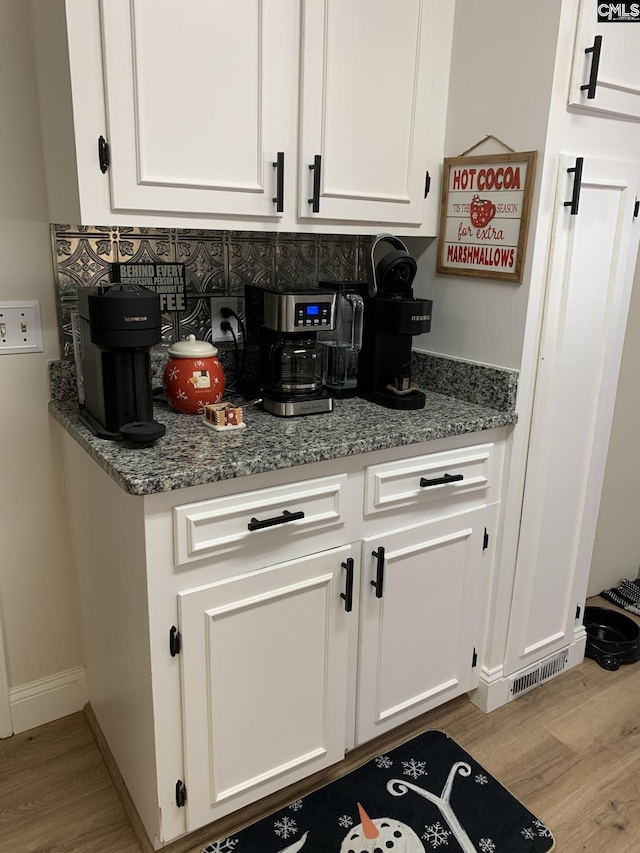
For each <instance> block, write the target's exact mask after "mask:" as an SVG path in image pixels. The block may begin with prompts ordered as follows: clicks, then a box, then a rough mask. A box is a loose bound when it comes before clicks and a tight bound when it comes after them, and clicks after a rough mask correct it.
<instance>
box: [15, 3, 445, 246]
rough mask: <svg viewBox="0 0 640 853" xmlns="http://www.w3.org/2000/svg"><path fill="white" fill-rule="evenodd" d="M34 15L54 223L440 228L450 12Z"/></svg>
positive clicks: (191, 9) (100, 9) (234, 6)
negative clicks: (103, 149)
mask: <svg viewBox="0 0 640 853" xmlns="http://www.w3.org/2000/svg"><path fill="white" fill-rule="evenodd" d="M32 5H33V29H34V37H35V49H36V65H37V74H38V97H39V101H40V113H41V126H42V136H43V148H44V158H45V172H46V180H47V192H48V196H49V218H50V220H51V221H52V222H72V223H77V224H87V225H100V224H103V225H104V224H119V225H149V226H153V225H162V226H165V227H166V226H172V227H181V226H182V227H200V228H232V229H237V228H244V229H247V230H275V231H277V230H287V231H314V230H315V231H328V232H335V231H340V230H342V231H343V232H345V233H377V231H379V230H380V224H382V223H388V225H389V226H390V227H391V226H392V225H394V224H395V225H396V226H397V225H405V226H406V229H407V230H406V231H405V232H404V233H414V234H429V235H433V234H435V233H436V223H437V207H438V200H439V187H440V171H441V165H442V157H443V145H444V126H445V115H446V101H447V91H448V86H447V82H448V77H449V62H450V53H451V39H452V30H453V4H446V5H447V8H446V9H445V10H441V9H439V8H438V9H436V8H435V0H400V2H393V0H340V2H338V0H308V2H305V3H303V0H180V2H178V0H32ZM449 6H450V7H451V8H449ZM301 71H302V78H301ZM101 138H102V139H103V140H104V142H105V143H106V144H107V145H108V158H107V159H108V163H107V162H105V158H103V162H101V161H100V159H99V155H98V146H99V140H100V139H101ZM316 155H317V156H318V157H320V158H321V168H319V169H317V170H309V165H311V164H314V163H315V158H316ZM276 164H278V165H276ZM427 171H428V172H429V176H430V180H431V189H430V195H429V197H428V198H427V199H426V200H425V184H426V183H427ZM316 177H317V182H316V183H317V194H318V195H317V197H318V198H319V209H318V210H317V211H315V212H314V208H318V204H316V205H314V204H310V203H309V201H308V199H310V198H313V197H314V178H316ZM395 230H396V231H397V230H398V229H397V228H396V229H395Z"/></svg>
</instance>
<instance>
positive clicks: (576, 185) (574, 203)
mask: <svg viewBox="0 0 640 853" xmlns="http://www.w3.org/2000/svg"><path fill="white" fill-rule="evenodd" d="M583 163H584V157H576V165H575V166H572V167H571V168H570V169H567V172H575V174H576V176H575V178H574V179H573V193H572V195H571V201H565V203H564V206H565V207H571V215H572V216H576V215H577V213H578V205H579V204H580V189H581V187H582V165H583Z"/></svg>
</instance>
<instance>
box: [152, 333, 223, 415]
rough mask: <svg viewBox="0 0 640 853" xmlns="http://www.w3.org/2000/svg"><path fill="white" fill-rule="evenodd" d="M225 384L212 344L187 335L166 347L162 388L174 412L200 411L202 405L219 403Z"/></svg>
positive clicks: (191, 412)
mask: <svg viewBox="0 0 640 853" xmlns="http://www.w3.org/2000/svg"><path fill="white" fill-rule="evenodd" d="M224 386H225V382H224V372H223V370H222V365H221V364H220V361H219V359H218V350H217V349H216V348H215V347H214V346H213V344H210V343H207V341H197V340H196V337H195V335H189V337H188V338H187V339H186V341H178V342H177V343H175V344H172V345H171V346H170V347H169V361H168V362H167V364H166V367H165V369H164V391H165V394H166V397H167V402H168V403H169V405H170V406H171V408H172V409H173V410H174V411H175V412H180V413H181V414H185V415H197V414H202V413H203V412H204V407H205V406H207V405H209V404H210V403H219V402H220V400H221V399H222V395H223V393H224Z"/></svg>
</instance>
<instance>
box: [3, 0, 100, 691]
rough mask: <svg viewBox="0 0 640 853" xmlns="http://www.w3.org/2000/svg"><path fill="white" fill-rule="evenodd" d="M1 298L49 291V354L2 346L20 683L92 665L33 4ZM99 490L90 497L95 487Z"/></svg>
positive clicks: (22, 37)
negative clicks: (78, 572) (55, 415)
mask: <svg viewBox="0 0 640 853" xmlns="http://www.w3.org/2000/svg"><path fill="white" fill-rule="evenodd" d="M0 104H1V105H2V115H1V117H0V299H6V300H14V299H21V298H24V299H38V300H39V301H40V304H41V310H42V321H43V327H44V330H43V331H44V352H43V353H27V354H24V355H3V356H0V399H2V400H3V403H4V405H3V411H2V419H1V421H0V448H1V449H0V464H1V468H0V470H2V480H3V482H2V489H1V490H0V542H1V543H2V552H1V556H0V596H1V600H2V614H1V618H0V621H2V622H3V623H4V631H5V641H6V651H7V656H8V669H9V681H10V686H12V687H17V686H20V685H23V684H26V683H30V682H32V681H35V680H37V679H40V678H43V677H45V676H49V675H52V674H55V673H58V672H61V671H64V670H67V669H72V668H73V667H76V666H80V665H82V663H83V657H84V655H83V650H82V643H81V634H80V623H79V612H78V595H77V589H76V581H75V575H74V570H73V561H72V557H71V551H70V536H69V522H68V515H67V504H66V499H65V484H64V474H63V469H62V458H61V434H60V432H59V428H58V427H57V426H56V425H55V424H54V423H53V421H52V420H51V419H50V418H49V415H48V413H47V402H48V400H49V389H48V382H47V362H48V361H49V360H50V359H55V358H58V357H59V353H58V343H57V328H56V317H55V303H54V289H53V273H52V262H51V244H50V237H49V225H48V218H47V206H46V197H45V188H44V175H43V165H42V149H41V145H40V129H39V123H38V110H37V100H36V83H35V72H34V62H33V52H32V45H31V31H30V20H29V3H27V2H25V0H2V1H1V2H0ZM87 499H89V496H87Z"/></svg>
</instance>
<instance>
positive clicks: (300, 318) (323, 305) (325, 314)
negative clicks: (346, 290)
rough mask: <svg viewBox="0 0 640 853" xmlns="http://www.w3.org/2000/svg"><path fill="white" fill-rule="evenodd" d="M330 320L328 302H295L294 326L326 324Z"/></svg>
mask: <svg viewBox="0 0 640 853" xmlns="http://www.w3.org/2000/svg"><path fill="white" fill-rule="evenodd" d="M330 320H331V303H330V302H297V303H296V319H295V324H296V326H328V325H329V322H330Z"/></svg>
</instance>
